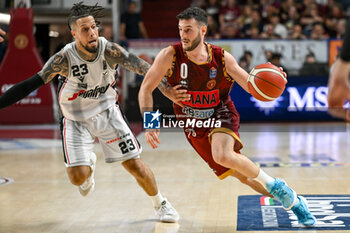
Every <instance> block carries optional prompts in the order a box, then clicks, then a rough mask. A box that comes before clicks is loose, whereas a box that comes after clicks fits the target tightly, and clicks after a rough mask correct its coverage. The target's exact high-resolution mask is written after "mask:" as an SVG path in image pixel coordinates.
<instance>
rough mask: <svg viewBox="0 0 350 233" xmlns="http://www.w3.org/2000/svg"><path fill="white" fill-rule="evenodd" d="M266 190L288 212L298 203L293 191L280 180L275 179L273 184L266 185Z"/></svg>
mask: <svg viewBox="0 0 350 233" xmlns="http://www.w3.org/2000/svg"><path fill="white" fill-rule="evenodd" d="M266 189H267V191H268V192H269V193H270V194H271V195H273V196H274V197H275V198H276V199H277V200H278V201H280V202H281V204H282V206H283V207H284V208H285V209H286V210H289V209H290V208H292V206H293V205H294V204H295V203H297V202H298V199H297V194H296V193H295V191H294V190H293V189H291V188H289V187H288V186H287V184H286V183H285V182H284V181H283V180H281V179H277V178H275V180H274V181H273V182H269V183H267V184H266Z"/></svg>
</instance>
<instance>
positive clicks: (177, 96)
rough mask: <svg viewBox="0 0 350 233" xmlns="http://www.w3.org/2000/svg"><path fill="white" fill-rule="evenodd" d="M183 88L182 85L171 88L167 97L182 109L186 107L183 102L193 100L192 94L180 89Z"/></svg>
mask: <svg viewBox="0 0 350 233" xmlns="http://www.w3.org/2000/svg"><path fill="white" fill-rule="evenodd" d="M181 87H182V85H181V84H179V85H176V86H174V87H170V88H169V90H168V91H167V95H166V96H167V97H168V98H169V99H170V100H171V101H173V102H174V103H175V104H177V105H179V106H180V107H182V108H183V107H185V106H184V104H183V103H181V101H188V100H190V98H191V95H190V94H187V90H186V89H180V88H181Z"/></svg>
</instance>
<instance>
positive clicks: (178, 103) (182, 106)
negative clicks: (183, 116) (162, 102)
mask: <svg viewBox="0 0 350 233" xmlns="http://www.w3.org/2000/svg"><path fill="white" fill-rule="evenodd" d="M174 103H175V104H177V105H179V106H180V107H181V108H184V107H185V105H184V104H183V103H181V102H179V101H176V102H174Z"/></svg>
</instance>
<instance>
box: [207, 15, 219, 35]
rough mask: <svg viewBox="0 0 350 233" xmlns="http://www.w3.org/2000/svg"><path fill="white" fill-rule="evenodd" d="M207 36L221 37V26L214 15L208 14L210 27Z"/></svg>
mask: <svg viewBox="0 0 350 233" xmlns="http://www.w3.org/2000/svg"><path fill="white" fill-rule="evenodd" d="M207 28H208V29H207V34H206V37H207V38H208V39H220V37H221V35H220V32H219V26H218V24H217V22H215V20H214V18H213V16H211V15H208V27H207Z"/></svg>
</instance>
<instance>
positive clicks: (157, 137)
mask: <svg viewBox="0 0 350 233" xmlns="http://www.w3.org/2000/svg"><path fill="white" fill-rule="evenodd" d="M158 135H159V132H152V134H151V137H152V139H153V141H155V142H158V143H159V144H160V140H159V136H158ZM157 147H158V146H157Z"/></svg>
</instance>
